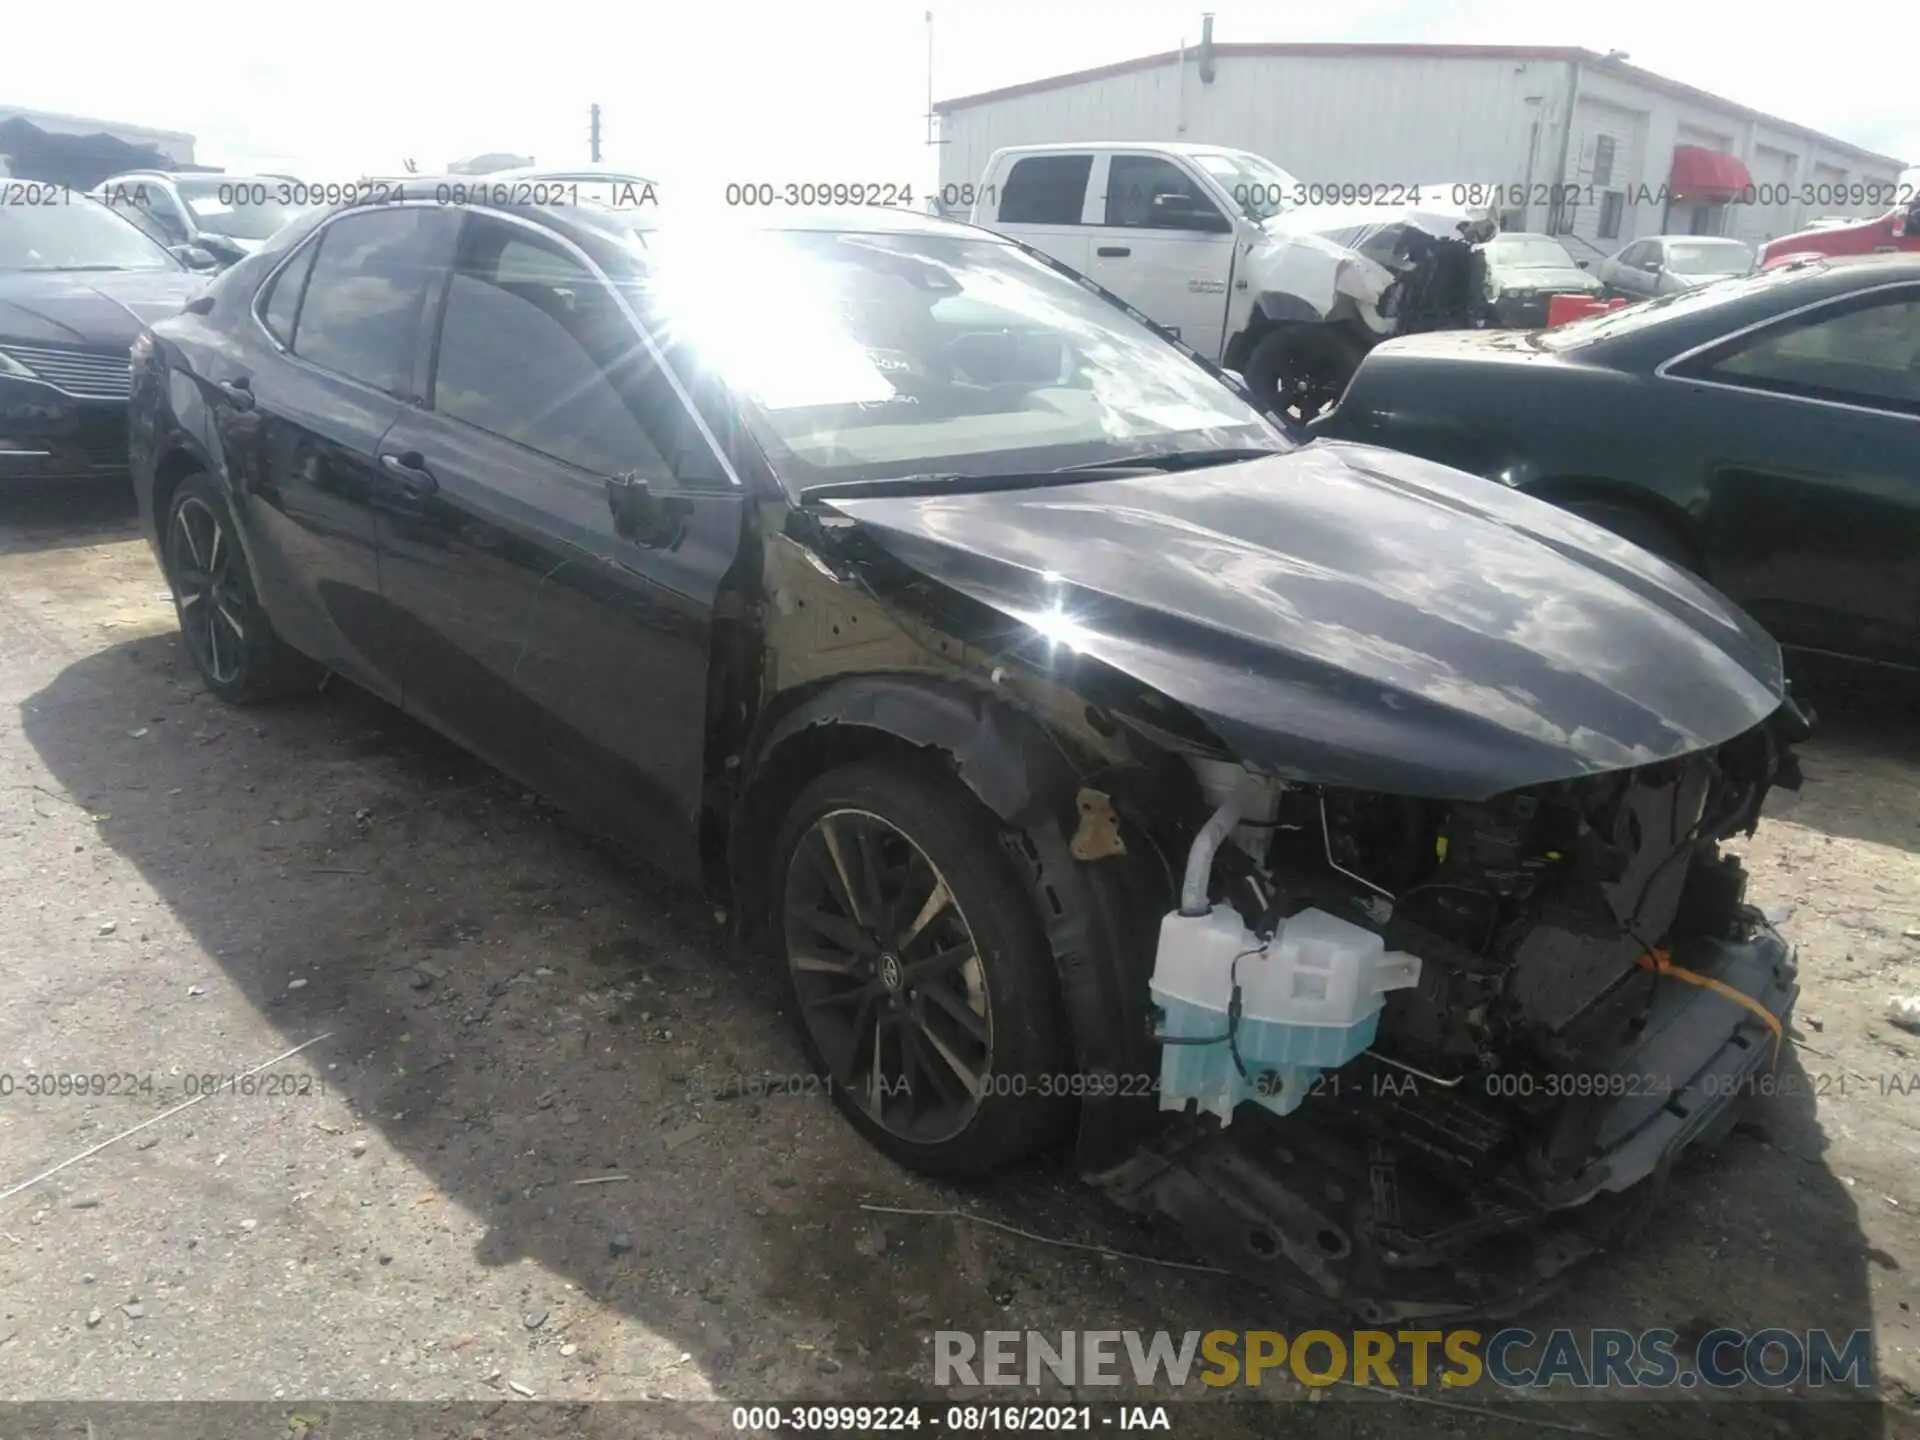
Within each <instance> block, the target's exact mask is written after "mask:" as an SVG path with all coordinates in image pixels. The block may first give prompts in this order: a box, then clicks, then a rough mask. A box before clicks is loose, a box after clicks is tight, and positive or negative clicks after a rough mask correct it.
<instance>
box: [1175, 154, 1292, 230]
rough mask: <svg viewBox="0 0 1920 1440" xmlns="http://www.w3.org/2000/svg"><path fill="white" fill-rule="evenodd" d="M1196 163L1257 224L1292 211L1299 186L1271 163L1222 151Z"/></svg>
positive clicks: (1200, 157)
mask: <svg viewBox="0 0 1920 1440" xmlns="http://www.w3.org/2000/svg"><path fill="white" fill-rule="evenodd" d="M1193 161H1194V163H1195V164H1196V165H1198V166H1199V167H1200V168H1201V169H1202V170H1204V171H1206V172H1207V174H1209V175H1211V176H1212V177H1213V178H1214V179H1215V180H1217V181H1219V182H1220V185H1221V186H1222V187H1223V188H1224V189H1225V190H1226V192H1227V194H1229V195H1231V196H1232V197H1233V202H1234V204H1236V205H1238V206H1239V207H1240V208H1241V210H1242V211H1244V212H1245V214H1246V216H1247V218H1248V219H1249V220H1252V221H1254V222H1255V223H1256V224H1257V223H1258V222H1260V221H1262V220H1265V219H1268V218H1270V217H1271V216H1274V215H1278V214H1279V213H1280V212H1281V211H1282V210H1290V209H1292V208H1293V205H1294V203H1295V195H1294V192H1295V191H1296V190H1298V189H1299V188H1300V182H1299V181H1298V180H1296V179H1294V178H1293V176H1291V175H1289V174H1288V173H1287V172H1286V171H1284V170H1282V169H1281V168H1280V167H1279V166H1278V165H1275V164H1274V163H1273V162H1272V161H1271V160H1263V159H1261V158H1260V157H1259V156H1258V155H1248V154H1246V153H1245V152H1243V151H1232V152H1228V151H1219V152H1215V153H1210V154H1205V155H1195V156H1194V157H1193Z"/></svg>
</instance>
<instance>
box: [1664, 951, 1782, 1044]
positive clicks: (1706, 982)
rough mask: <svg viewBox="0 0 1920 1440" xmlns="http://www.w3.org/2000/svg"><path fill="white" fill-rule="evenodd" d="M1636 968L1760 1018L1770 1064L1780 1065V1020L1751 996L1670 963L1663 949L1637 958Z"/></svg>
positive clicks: (1707, 976)
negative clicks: (1769, 1037)
mask: <svg viewBox="0 0 1920 1440" xmlns="http://www.w3.org/2000/svg"><path fill="white" fill-rule="evenodd" d="M1639 965H1640V968H1641V969H1642V970H1651V971H1653V972H1654V974H1656V975H1671V976H1672V977H1673V978H1674V979H1676V980H1684V981H1686V982H1687V984H1689V985H1698V986H1699V987H1700V988H1701V989H1702V990H1711V991H1713V993H1714V994H1716V995H1724V996H1726V997H1727V999H1729V1000H1731V1001H1733V1003H1734V1004H1736V1005H1739V1006H1742V1007H1743V1008H1745V1009H1747V1010H1751V1011H1752V1012H1753V1013H1754V1014H1755V1015H1757V1016H1759V1017H1760V1023H1761V1024H1763V1025H1765V1026H1766V1027H1767V1029H1769V1030H1771V1031H1772V1032H1773V1063H1774V1064H1776V1065H1777V1064H1779V1063H1780V1041H1781V1038H1782V1037H1783V1035H1784V1034H1785V1032H1784V1031H1783V1030H1782V1028H1781V1025H1780V1017H1779V1016H1777V1015H1775V1014H1774V1013H1773V1012H1772V1011H1771V1010H1769V1009H1767V1007H1766V1006H1764V1005H1762V1004H1761V1003H1760V1002H1759V1001H1758V1000H1756V999H1754V998H1753V997H1752V996H1751V995H1747V994H1744V993H1742V992H1741V991H1739V990H1736V989H1734V988H1733V987H1732V986H1731V985H1728V984H1726V983H1725V982H1724V981H1720V980H1716V979H1714V978H1713V977H1712V976H1711V975H1702V974H1700V973H1698V972H1697V971H1693V970H1688V969H1686V968H1685V967H1684V966H1680V965H1676V964H1674V963H1673V960H1672V959H1671V958H1670V957H1669V956H1668V954H1667V952H1666V951H1664V950H1649V951H1647V952H1646V953H1645V954H1643V955H1642V956H1641V957H1640V960H1639Z"/></svg>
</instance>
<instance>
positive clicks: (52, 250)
mask: <svg viewBox="0 0 1920 1440" xmlns="http://www.w3.org/2000/svg"><path fill="white" fill-rule="evenodd" d="M43 188H44V189H45V192H46V197H48V198H50V199H51V202H52V203H41V204H31V205H0V270H182V269H185V268H186V267H185V266H183V265H182V264H181V263H180V262H179V261H178V260H176V259H174V258H173V256H171V255H169V254H168V253H167V252H166V250H165V249H163V248H162V247H161V246H160V245H158V244H156V243H155V242H154V241H152V240H150V239H149V238H148V237H147V236H146V235H145V234H143V233H142V232H141V231H140V230H139V229H138V228H137V227H135V226H133V225H131V224H129V223H128V222H127V221H125V220H122V219H121V218H120V217H119V216H118V215H116V214H114V213H113V212H112V211H111V210H109V209H108V208H107V207H106V206H104V205H102V204H101V203H100V202H99V201H97V200H93V199H90V198H88V197H87V196H85V195H82V194H79V193H78V192H77V191H73V190H60V189H58V188H57V187H54V186H47V187H43Z"/></svg>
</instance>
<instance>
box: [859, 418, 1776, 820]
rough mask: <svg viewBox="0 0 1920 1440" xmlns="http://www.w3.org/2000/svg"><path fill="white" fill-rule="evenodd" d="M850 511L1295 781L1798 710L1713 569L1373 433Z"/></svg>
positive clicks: (1425, 789) (1619, 740)
mask: <svg viewBox="0 0 1920 1440" xmlns="http://www.w3.org/2000/svg"><path fill="white" fill-rule="evenodd" d="M830 503H831V504H832V506H833V507H834V508H835V509H837V510H839V511H840V512H841V513H842V514H844V515H846V516H848V517H850V518H851V519H853V520H854V521H856V522H858V524H859V525H860V526H861V527H862V528H863V529H864V530H865V531H866V533H867V535H868V536H869V537H870V538H871V539H872V540H873V541H874V542H875V543H876V544H878V545H879V546H880V547H881V548H882V549H884V550H885V551H887V552H888V553H889V554H890V555H892V556H893V557H894V558H895V559H896V560H898V561H900V562H901V563H903V564H905V565H907V566H909V567H911V568H912V569H914V570H916V571H918V572H920V573H921V574H922V575H925V576H926V577H928V578H930V579H933V580H935V581H937V582H939V583H941V584H943V585H945V586H948V587H950V588H951V589H953V590H955V591H958V592H960V593H961V594H963V595H966V596H969V597H971V598H972V599H974V600H976V601H978V602H980V603H982V604H984V605H987V606H990V607H991V608H992V609H994V610H996V611H998V612H1000V613H1002V614H1004V615H1007V616H1010V617H1013V618H1015V619H1017V620H1020V621H1022V622H1023V623H1025V624H1028V625H1030V626H1032V627H1033V628H1034V630H1035V631H1036V632H1037V633H1038V634H1040V635H1044V636H1046V637H1047V638H1048V639H1050V640H1051V641H1053V642H1054V643H1055V644H1056V645H1057V646H1065V647H1067V648H1069V649H1071V650H1073V651H1077V652H1079V653H1081V654H1084V655H1087V656H1090V657H1092V658H1094V659H1096V660H1098V661H1100V662H1103V663H1104V664H1106V665H1108V666H1111V667H1113V668H1114V669H1116V670H1119V671H1121V672H1124V673H1125V674H1127V675H1130V676H1132V677H1134V678H1135V679H1137V680H1139V681H1140V682H1142V683H1143V684H1146V685H1148V686H1150V687H1152V688H1153V689H1155V690H1158V691H1159V692H1161V693H1162V694H1163V695H1165V696H1167V697H1168V698H1170V699H1172V700H1175V701H1177V702H1179V703H1180V704H1182V705H1184V706H1185V707H1186V708H1187V709H1189V710H1190V711H1192V712H1194V713H1195V714H1196V715H1198V716H1199V717H1200V718H1201V719H1203V720H1204V721H1206V722H1207V723H1208V724H1209V725H1210V726H1211V727H1212V728H1213V730H1214V731H1215V733H1216V734H1218V735H1219V737H1220V738H1221V740H1222V741H1224V742H1225V743H1226V744H1227V745H1228V746H1229V747H1230V748H1231V749H1232V750H1233V751H1234V752H1235V753H1236V754H1238V755H1239V756H1240V757H1241V759H1242V760H1245V761H1248V762H1251V763H1254V764H1257V765H1260V766H1262V767H1265V768H1268V769H1270V770H1272V771H1274V772H1276V773H1278V774H1280V775H1282V776H1285V777H1287V778H1292V779H1297V780H1306V781H1313V782H1317V783H1322V784H1329V785H1340V786H1352V787H1356V788H1364V789H1369V790H1380V791H1386V792H1389V793H1395V794H1405V795H1420V796H1429V797H1433V798H1436V799H1456V800H1458V799H1484V798H1486V797H1488V796H1491V795H1496V794H1499V793H1501V792H1503V791H1507V790H1512V789H1515V788H1518V787H1521V786H1525V785H1533V784H1540V783H1544V782H1547V781H1551V780H1559V779H1570V778H1573V777H1575V776H1578V775H1583V774H1589V773H1592V772H1596V771H1603V770H1611V769H1619V768H1623V767H1628V766H1636V765H1643V764H1648V763H1652V762H1654V761H1658V760H1663V759H1668V758H1671V757H1674V756H1677V755H1682V754H1686V753H1689V752H1692V751H1695V750H1699V749H1703V748H1706V747H1708V746H1711V745H1715V744H1718V743H1719V742H1721V741H1724V740H1727V739H1730V738H1732V737H1733V736H1735V735H1738V734H1740V733H1742V732H1744V731H1746V730H1748V729H1750V728H1751V727H1752V726H1754V725H1756V724H1758V723H1759V722H1760V721H1762V720H1763V719H1765V718H1766V717H1767V716H1768V715H1769V714H1771V713H1772V712H1773V711H1774V710H1775V709H1777V708H1778V706H1779V705H1780V702H1781V699H1782V694H1783V691H1782V678H1781V666H1780V651H1779V647H1778V646H1777V645H1776V644H1775V643H1774V642H1773V641H1772V640H1771V639H1770V638H1768V636H1767V635H1766V634H1765V632H1764V631H1762V630H1761V629H1760V628H1759V627H1758V626H1756V625H1755V624H1754V623H1753V622H1752V621H1751V620H1749V619H1748V618H1747V617H1746V616H1745V615H1744V614H1742V613H1741V612H1740V611H1739V610H1737V609H1736V608H1735V607H1734V606H1733V605H1732V604H1731V603H1730V602H1728V601H1727V600H1725V599H1724V598H1722V597H1721V596H1719V595H1718V594H1716V593H1715V592H1714V591H1712V590H1709V589H1707V588H1706V587H1705V586H1703V585H1701V584H1700V583H1698V582H1696V581H1695V580H1693V579H1692V578H1691V577H1689V576H1688V575H1686V574H1684V573H1682V572H1681V571H1679V570H1677V569H1674V568H1673V567H1671V566H1669V565H1667V564H1666V563H1665V562H1663V561H1661V560H1658V559H1656V558H1655V557H1653V556H1651V555H1649V554H1647V553H1646V552H1645V551H1643V550H1640V549H1638V548H1637V547H1635V546H1633V545H1630V544H1628V543H1627V542H1625V541H1623V540H1619V539H1617V538H1615V537H1614V536H1612V535H1610V534H1608V533H1607V532H1605V531H1603V530H1601V529H1599V528H1598V527H1596V526H1593V525H1591V524H1589V523H1587V522H1585V521H1582V520H1580V519H1578V518H1577V517H1574V516H1571V515H1569V514H1567V513H1565V512H1564V511H1561V510H1558V509H1556V508H1554V507H1552V506H1550V505H1547V504H1545V503H1544V502H1541V501H1537V500H1534V499H1532V498H1530V497H1528V496H1525V495H1521V494H1517V493H1515V492H1513V491H1509V490H1507V489H1505V488H1503V487H1501V486H1498V485H1493V484H1489V483H1487V482H1486V481H1483V480H1479V479H1477V478H1475V477H1473V476H1470V475H1466V474H1464V473H1462V472H1460V471H1456V470H1451V469H1448V468H1447V467H1445V466H1441V465H1435V464H1432V463H1430V462H1428V461H1424V460H1418V459H1415V458H1413V457H1411V456H1405V455H1400V454H1397V453H1394V452H1390V451H1385V450H1378V449H1374V448H1371V447H1367V446H1358V445H1349V444H1341V443H1336V442H1331V441H1319V442H1316V443H1314V444H1311V445H1308V446H1305V447H1303V448H1302V449H1301V450H1299V451H1296V452H1293V453H1291V454H1287V455H1281V456H1275V457H1273V458H1271V459H1262V460H1256V461H1251V462H1247V463H1243V464H1237V465H1231V466H1223V467H1220V468H1216V469H1210V470H1202V471H1194V472H1188V473H1185V474H1169V475H1158V474H1156V475H1147V476H1140V477H1129V478H1124V479H1115V480H1104V481H1089V482H1085V483H1080V484H1073V485H1061V486H1048V487H1045V488H1042V489H1029V490H1011V491H998V492H987V493H955V494H943V495H938V496H931V497H925V496H916V497H911V498H897V497H886V498H882V497H878V496H875V497H863V498H858V499H836V500H834V501H832V502H830Z"/></svg>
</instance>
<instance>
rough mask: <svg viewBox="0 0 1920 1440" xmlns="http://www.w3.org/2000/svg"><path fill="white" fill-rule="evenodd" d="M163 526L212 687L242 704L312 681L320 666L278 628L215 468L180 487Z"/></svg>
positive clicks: (189, 629) (183, 606) (190, 647)
mask: <svg viewBox="0 0 1920 1440" xmlns="http://www.w3.org/2000/svg"><path fill="white" fill-rule="evenodd" d="M162 534H163V536H164V540H163V545H162V553H163V554H164V555H165V556H166V570H167V584H168V586H169V588H170V589H171V590H172V591H173V608H174V613H175V614H176V615H177V616H178V617H179V620H180V636H181V639H182V641H183V642H184V643H185V645H186V647H187V654H188V655H189V656H190V657H191V658H192V660H193V667H194V669H196V670H198V671H199V672H200V679H201V681H202V682H203V683H204V684H205V685H206V687H207V688H208V689H209V690H211V691H212V692H213V693H214V694H215V695H218V696H219V697H220V698H221V699H222V700H225V701H227V702H228V703H230V704H235V705H245V704H250V703H252V702H254V701H258V700H265V699H268V698H269V697H271V696H274V695H282V694H286V693H287V692H289V691H292V690H298V689H303V688H311V686H312V685H313V684H314V682H315V680H316V678H317V676H318V671H317V669H316V667H315V666H314V664H313V662H312V661H310V660H308V659H307V658H306V657H305V656H304V655H301V654H300V653H299V652H298V651H296V650H294V649H293V648H292V647H291V646H290V645H288V644H287V643H286V642H285V641H284V640H282V639H281V638H280V637H279V636H278V635H277V634H275V633H274V629H273V624H272V622H271V621H269V620H268V619H267V612H266V610H265V609H264V608H263V607H262V606H261V604H260V597H259V594H258V593H257V592H256V591H255V590H254V587H253V576H252V574H251V572H250V571H249V570H248V569H247V558H246V556H245V555H244V554H243V553H242V552H241V549H240V542H239V539H238V537H237V536H236V535H235V533H234V523H233V512H232V511H231V510H229V509H228V508H227V502H226V497H225V496H224V495H222V494H221V493H220V487H219V486H218V485H216V484H215V483H214V481H213V478H212V477H211V476H209V475H205V474H200V475H194V476H190V477H189V478H188V479H187V480H185V481H184V482H183V483H182V484H181V486H180V488H179V489H178V490H177V491H175V492H174V496H173V503H172V504H171V505H169V506H168V507H167V521H166V529H165V530H164V531H163V532H162Z"/></svg>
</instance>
